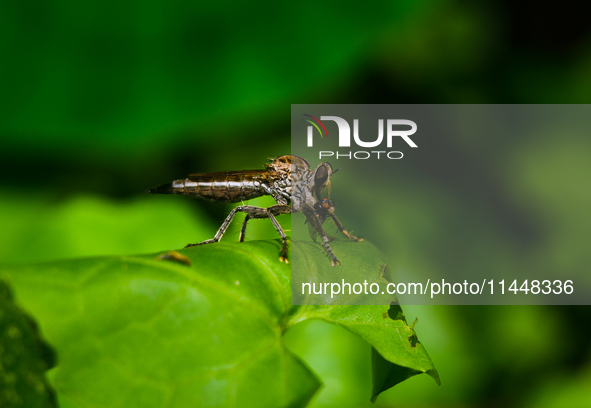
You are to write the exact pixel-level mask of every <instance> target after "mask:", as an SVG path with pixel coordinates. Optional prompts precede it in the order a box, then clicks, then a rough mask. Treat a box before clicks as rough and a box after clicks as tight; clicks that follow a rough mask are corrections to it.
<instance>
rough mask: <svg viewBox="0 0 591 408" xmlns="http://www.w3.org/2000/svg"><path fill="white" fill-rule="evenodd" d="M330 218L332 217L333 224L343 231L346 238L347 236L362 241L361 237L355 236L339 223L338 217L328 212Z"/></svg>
mask: <svg viewBox="0 0 591 408" xmlns="http://www.w3.org/2000/svg"><path fill="white" fill-rule="evenodd" d="M329 215H330V218H332V220H333V221H334V223H335V225H336V226H337V228H338V229H339V231H341V232H342V233H343V235H344V236H346V237H347V238H349V239H350V240H353V241H357V242H360V241H363V238H357V237H356V236H354V235H352V234H351V233H350V232H349V231H347V230H346V229H345V228H344V227H343V224H341V222H340V221H339V219H338V218H337V216H336V215H334V214H329Z"/></svg>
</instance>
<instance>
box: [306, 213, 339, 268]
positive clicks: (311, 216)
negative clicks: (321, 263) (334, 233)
mask: <svg viewBox="0 0 591 408" xmlns="http://www.w3.org/2000/svg"><path fill="white" fill-rule="evenodd" d="M303 213H304V215H306V218H307V219H308V222H309V223H310V224H311V225H312V226H313V228H314V229H315V230H316V232H318V233H319V234H320V236H321V237H322V241H323V242H324V248H326V252H328V255H330V257H331V258H332V259H331V261H330V264H331V265H332V266H335V265H340V264H341V263H340V262H339V260H338V259H337V257H336V256H335V254H334V252H332V248H331V247H330V239H329V238H328V235H327V234H326V231H324V228H323V227H322V221H323V219H322V218H321V217H320V214H318V212H316V211H314V209H313V208H312V207H310V206H309V205H305V206H304V209H303Z"/></svg>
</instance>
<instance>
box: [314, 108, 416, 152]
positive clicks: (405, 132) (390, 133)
mask: <svg viewBox="0 0 591 408" xmlns="http://www.w3.org/2000/svg"><path fill="white" fill-rule="evenodd" d="M304 116H307V117H309V118H311V119H313V121H312V120H309V119H304V120H305V121H306V122H308V123H310V126H308V135H307V136H308V139H307V146H308V147H313V146H314V129H316V130H317V131H318V133H319V134H320V137H323V136H326V138H328V132H327V131H326V127H325V126H324V124H323V123H322V121H326V120H330V121H333V122H335V123H336V124H337V126H338V129H339V147H351V126H350V125H349V122H347V121H346V120H345V119H343V118H341V117H338V116H320V119H317V118H315V117H314V116H312V115H307V114H304ZM384 128H385V131H384ZM321 129H322V130H321ZM323 131H324V132H323ZM416 131H417V124H416V123H415V122H413V121H412V120H407V119H387V120H386V126H384V119H379V120H378V136H377V138H376V139H375V140H372V141H364V140H361V137H360V136H359V120H358V119H353V141H354V143H355V144H356V145H357V146H359V147H361V148H364V149H371V148H376V147H378V146H380V145H382V144H383V142H384V138H385V142H386V147H387V148H392V145H393V143H392V142H393V139H394V138H395V137H400V138H401V139H402V140H403V141H405V142H406V143H407V144H408V145H409V146H410V147H413V148H414V147H418V146H417V145H416V143H415V142H414V141H413V140H412V139H411V138H410V136H411V135H413V134H415V133H416ZM384 134H385V137H384ZM331 156H333V157H336V158H337V159H339V158H341V157H343V158H344V157H347V158H349V159H360V160H365V159H369V158H370V157H376V158H378V159H380V158H382V157H387V158H388V159H402V157H403V156H404V155H403V153H402V152H400V151H396V150H389V151H386V150H370V151H368V150H358V151H351V150H349V151H348V152H339V151H331V150H328V151H327V150H323V151H320V153H319V158H320V159H321V158H322V157H331Z"/></svg>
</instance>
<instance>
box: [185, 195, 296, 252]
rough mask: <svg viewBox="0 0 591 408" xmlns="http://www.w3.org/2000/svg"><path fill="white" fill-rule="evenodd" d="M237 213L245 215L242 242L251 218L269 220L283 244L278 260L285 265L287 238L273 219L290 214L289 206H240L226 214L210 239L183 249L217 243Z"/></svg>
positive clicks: (241, 233) (241, 235) (240, 239)
mask: <svg viewBox="0 0 591 408" xmlns="http://www.w3.org/2000/svg"><path fill="white" fill-rule="evenodd" d="M237 212H244V213H246V218H245V219H244V222H243V223H242V228H241V230H240V238H239V241H240V242H243V241H244V235H245V233H246V224H247V223H248V220H250V219H252V218H269V219H270V220H271V222H272V223H273V226H275V229H276V230H277V232H279V235H280V236H281V239H282V242H283V244H282V250H281V257H280V258H279V260H280V261H282V262H285V263H287V262H288V261H287V236H286V235H285V233H284V232H283V229H282V228H281V225H279V222H277V219H275V215H282V214H290V213H291V207H290V206H289V205H273V206H271V207H269V208H262V207H254V206H252V205H242V206H240V207H236V208H234V209H233V210H232V211H231V212H230V214H228V216H227V217H226V219H225V220H224V222H223V224H222V226H221V227H220V229H219V230H218V232H217V233H216V234H215V236H214V237H213V238H212V239H208V240H205V241H203V242H199V243H197V244H189V245H187V246H186V247H185V248H189V247H192V246H196V245H204V244H211V243H214V242H218V241H219V240H220V239H222V236H223V235H224V233H225V232H226V230H227V229H228V227H229V226H230V223H231V222H232V219H233V218H234V216H235V215H236V213H237Z"/></svg>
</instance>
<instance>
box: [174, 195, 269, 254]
mask: <svg viewBox="0 0 591 408" xmlns="http://www.w3.org/2000/svg"><path fill="white" fill-rule="evenodd" d="M248 207H251V206H250V205H243V206H240V207H236V208H234V209H233V210H232V211H230V214H228V216H227V217H226V219H225V220H224V222H223V223H222V226H221V227H220V229H219V230H218V232H216V234H215V236H214V237H213V238H211V239H206V240H205V241H203V242H198V243H196V244H188V245H187V246H186V247H185V248H190V247H193V246H197V245H205V244H213V243H214V242H218V241H219V240H220V239H222V236H223V235H224V233H225V232H226V230H227V229H228V227H229V226H230V223H231V222H232V219H233V218H234V216H235V215H236V213H237V212H239V211H244V210H245V209H246V208H248ZM253 208H258V207H253ZM244 212H248V211H244Z"/></svg>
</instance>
